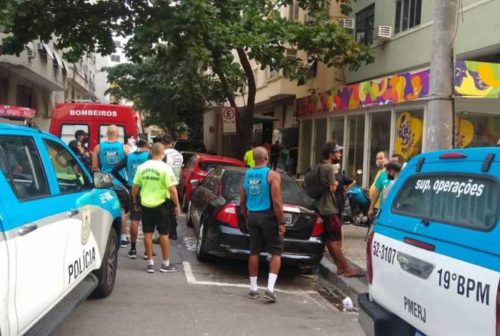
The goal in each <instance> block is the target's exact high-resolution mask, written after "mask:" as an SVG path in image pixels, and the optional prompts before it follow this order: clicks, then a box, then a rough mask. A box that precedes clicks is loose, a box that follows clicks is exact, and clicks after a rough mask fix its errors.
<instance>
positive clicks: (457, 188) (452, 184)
mask: <svg viewBox="0 0 500 336" xmlns="http://www.w3.org/2000/svg"><path fill="white" fill-rule="evenodd" d="M498 193H499V187H498V184H497V182H496V180H494V179H492V178H491V179H490V178H485V177H480V176H474V175H458V174H453V175H452V174H425V175H417V176H414V177H412V178H409V179H408V180H407V181H406V183H405V184H404V185H403V187H402V188H401V190H400V192H399V194H398V195H397V197H396V199H395V201H394V202H393V204H392V211H393V212H395V213H400V214H404V215H408V216H411V217H417V218H422V219H426V220H429V221H436V222H442V223H446V224H451V225H456V226H461V227H466V228H470V229H474V230H481V231H487V230H491V229H492V228H493V227H494V226H495V225H496V222H497V220H498Z"/></svg>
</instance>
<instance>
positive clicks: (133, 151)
mask: <svg viewBox="0 0 500 336" xmlns="http://www.w3.org/2000/svg"><path fill="white" fill-rule="evenodd" d="M86 143H88V134H87V133H86V132H85V131H83V130H78V131H76V132H75V139H74V140H72V141H71V142H70V144H69V147H70V148H71V149H72V150H73V151H74V153H75V154H76V155H77V156H78V157H79V158H80V159H81V161H82V162H83V163H84V164H85V165H86V166H87V168H89V169H90V170H91V171H102V172H106V173H109V174H112V175H113V176H114V180H113V184H114V189H115V191H117V194H118V195H119V198H120V203H121V207H122V217H121V218H122V240H121V242H120V246H121V247H128V246H130V250H129V252H128V257H129V258H131V259H136V258H137V245H136V244H137V237H138V230H139V223H140V222H141V221H142V229H143V232H144V247H145V252H144V259H145V260H147V267H146V271H147V272H148V273H154V271H155V265H154V259H153V257H154V256H155V254H154V252H153V235H154V233H155V231H156V232H158V234H159V243H160V247H161V254H162V262H161V265H160V268H159V270H160V272H164V273H166V272H177V271H178V269H177V268H176V267H175V266H174V265H172V264H170V259H169V247H170V246H169V240H170V239H177V217H178V216H179V215H180V204H179V198H178V195H177V187H176V186H177V184H178V180H179V175H180V170H181V167H182V164H183V157H182V155H181V154H180V153H179V152H178V151H176V150H175V149H173V144H174V140H173V137H172V136H170V135H169V134H165V135H164V136H163V137H162V138H161V142H157V143H154V144H153V145H152V146H151V147H150V146H149V143H148V140H147V138H146V137H144V136H142V135H139V136H138V137H137V138H136V139H134V138H133V137H128V139H127V140H126V141H125V142H124V143H122V142H121V141H120V140H119V129H118V127H117V126H116V125H110V126H108V128H107V131H106V139H105V140H103V141H101V143H100V144H98V145H96V146H95V148H93V150H92V152H91V153H90V151H89V150H88V148H87V146H86ZM120 196H121V197H120ZM127 215H128V217H129V219H130V230H128V227H127V220H126V217H127ZM128 232H130V239H129V238H128Z"/></svg>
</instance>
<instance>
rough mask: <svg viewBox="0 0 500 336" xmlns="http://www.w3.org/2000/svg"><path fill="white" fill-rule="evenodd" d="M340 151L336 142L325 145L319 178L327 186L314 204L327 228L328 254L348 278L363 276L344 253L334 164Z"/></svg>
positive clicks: (340, 271) (339, 271)
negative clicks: (351, 265)
mask: <svg viewBox="0 0 500 336" xmlns="http://www.w3.org/2000/svg"><path fill="white" fill-rule="evenodd" d="M339 151H340V146H338V145H337V144H336V142H335V141H329V142H327V143H325V145H324V146H323V149H322V150H321V156H322V157H323V162H322V163H321V166H320V167H319V177H320V181H321V184H322V185H323V186H325V189H324V190H323V192H322V194H321V196H320V197H319V198H318V199H315V201H314V204H315V206H316V208H317V209H318V210H319V214H320V215H321V217H322V219H323V225H324V226H325V236H326V246H327V248H328V252H329V253H330V256H331V257H332V259H333V262H334V263H335V265H336V266H337V274H339V275H344V276H346V277H355V276H361V274H359V273H357V272H355V271H354V270H353V269H352V268H351V267H350V266H349V264H348V263H347V259H346V258H345V256H344V253H343V252H342V223H341V221H340V218H339V216H340V212H339V208H338V206H337V201H336V198H335V191H336V190H337V188H338V186H339V182H338V181H337V180H336V179H335V173H334V170H333V167H332V163H333V162H334V161H335V160H336V154H335V153H338V152H339Z"/></svg>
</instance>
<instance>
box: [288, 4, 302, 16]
mask: <svg viewBox="0 0 500 336" xmlns="http://www.w3.org/2000/svg"><path fill="white" fill-rule="evenodd" d="M299 9H300V7H299V4H298V3H297V1H294V2H292V3H291V4H290V5H288V20H290V21H294V20H298V19H299Z"/></svg>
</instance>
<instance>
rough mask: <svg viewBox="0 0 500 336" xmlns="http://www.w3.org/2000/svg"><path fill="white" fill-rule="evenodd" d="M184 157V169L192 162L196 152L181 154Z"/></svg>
mask: <svg viewBox="0 0 500 336" xmlns="http://www.w3.org/2000/svg"><path fill="white" fill-rule="evenodd" d="M180 153H181V155H182V168H184V167H185V166H186V164H187V163H188V162H189V160H191V158H192V157H193V155H195V154H196V152H191V151H181V152H180Z"/></svg>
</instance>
